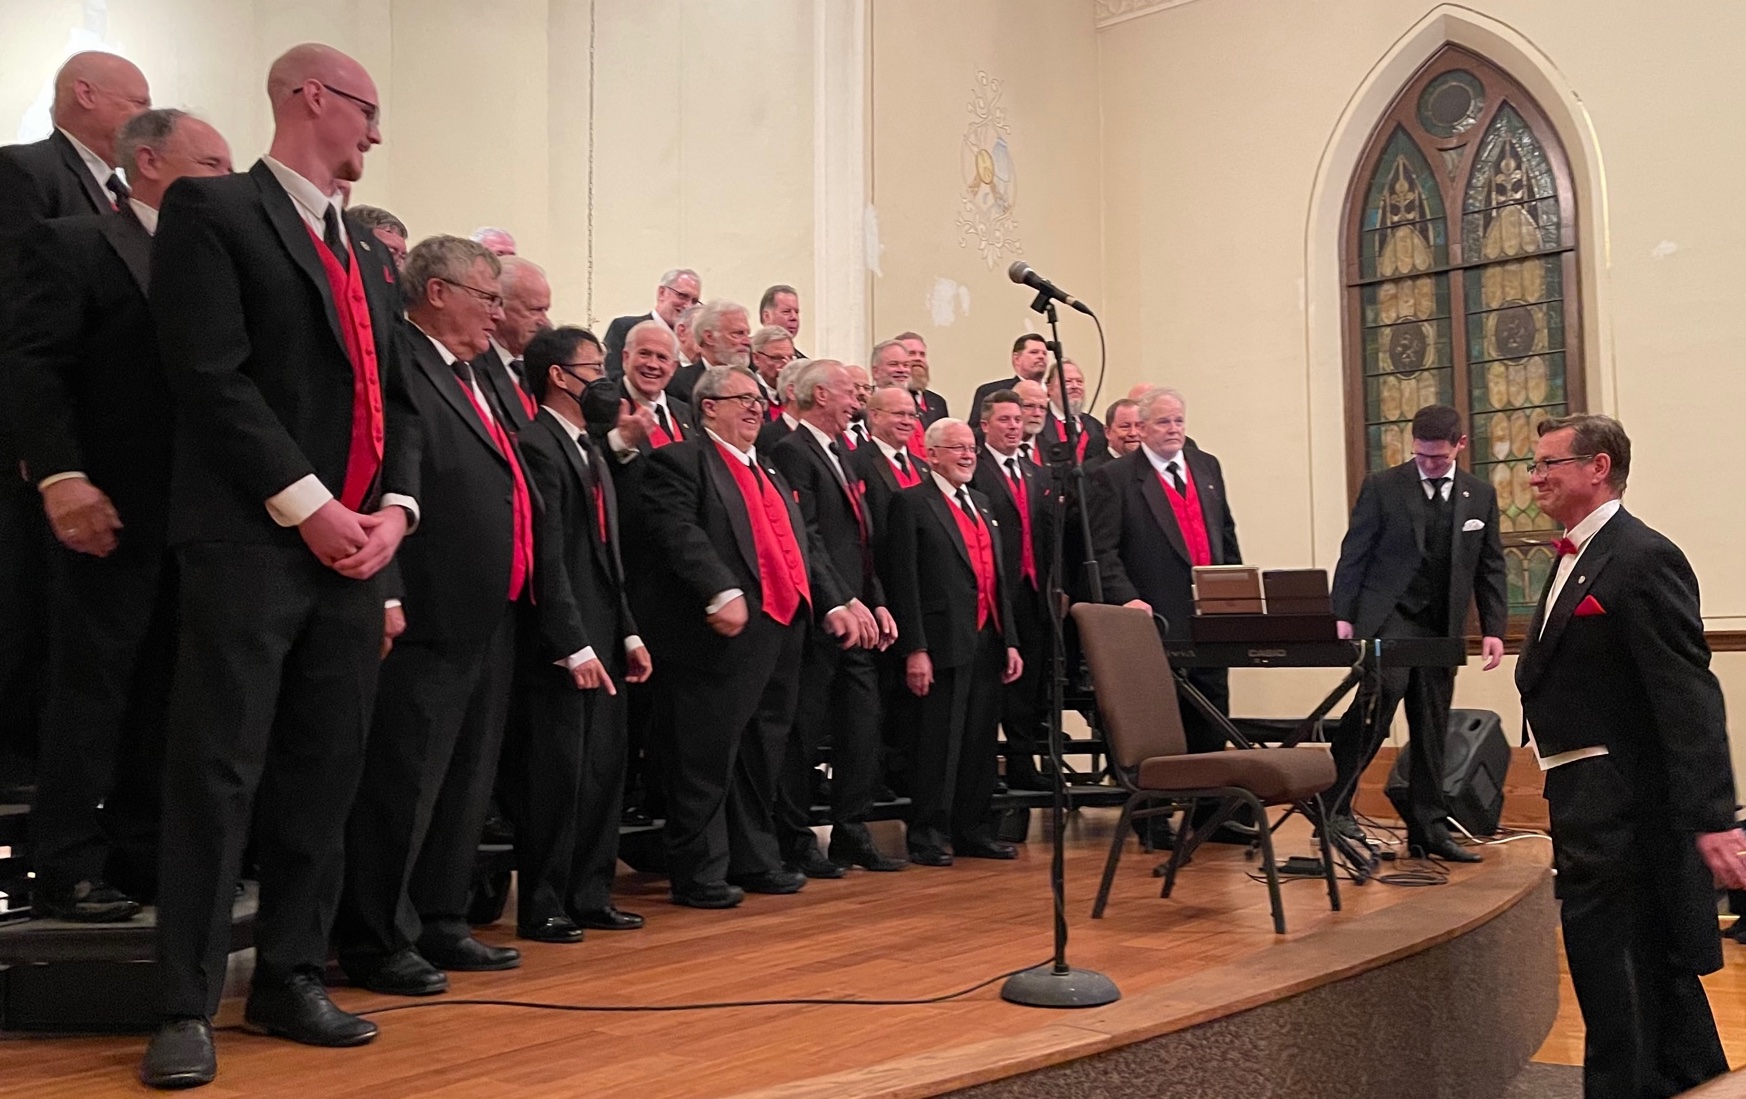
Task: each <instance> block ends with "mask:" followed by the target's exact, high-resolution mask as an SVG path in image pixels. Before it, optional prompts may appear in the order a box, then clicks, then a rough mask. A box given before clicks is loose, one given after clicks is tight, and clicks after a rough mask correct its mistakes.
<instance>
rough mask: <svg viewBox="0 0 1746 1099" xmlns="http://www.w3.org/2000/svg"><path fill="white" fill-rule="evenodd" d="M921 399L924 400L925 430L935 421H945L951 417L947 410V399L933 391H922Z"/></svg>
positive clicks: (923, 422)
mask: <svg viewBox="0 0 1746 1099" xmlns="http://www.w3.org/2000/svg"><path fill="white" fill-rule="evenodd" d="M920 397H921V399H922V409H921V421H922V427H924V428H925V427H927V426H928V425H929V424H931V423H933V422H934V421H935V420H943V419H945V418H946V417H947V416H950V415H951V413H950V412H949V411H947V410H946V398H944V397H942V396H940V395H939V394H938V393H935V392H934V391H933V390H931V389H924V390H922V392H921V393H920Z"/></svg>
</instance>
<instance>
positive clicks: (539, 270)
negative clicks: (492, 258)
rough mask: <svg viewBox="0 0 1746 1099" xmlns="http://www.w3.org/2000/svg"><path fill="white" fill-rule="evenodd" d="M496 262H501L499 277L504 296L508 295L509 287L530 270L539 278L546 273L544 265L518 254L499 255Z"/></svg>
mask: <svg viewBox="0 0 1746 1099" xmlns="http://www.w3.org/2000/svg"><path fill="white" fill-rule="evenodd" d="M498 262H499V263H501V264H503V273H502V274H501V275H500V276H499V278H500V279H501V284H502V293H503V296H504V297H508V296H509V292H510V289H511V288H512V287H514V286H515V284H516V283H517V282H518V281H519V280H520V278H521V276H522V275H525V274H527V273H528V272H530V271H531V272H533V273H534V274H537V275H539V276H540V277H541V278H545V275H546V269H545V268H544V267H541V266H540V265H539V264H537V263H535V262H534V261H533V260H531V259H523V258H522V257H520V256H499V257H498Z"/></svg>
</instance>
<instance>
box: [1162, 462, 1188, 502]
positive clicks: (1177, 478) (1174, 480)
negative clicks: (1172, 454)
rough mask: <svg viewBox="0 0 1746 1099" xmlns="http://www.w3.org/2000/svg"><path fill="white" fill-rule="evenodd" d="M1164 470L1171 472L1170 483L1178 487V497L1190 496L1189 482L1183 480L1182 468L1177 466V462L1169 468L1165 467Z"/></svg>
mask: <svg viewBox="0 0 1746 1099" xmlns="http://www.w3.org/2000/svg"><path fill="white" fill-rule="evenodd" d="M1164 468H1165V469H1167V470H1169V471H1170V483H1171V484H1172V485H1174V486H1176V495H1178V496H1187V495H1188V482H1187V481H1184V480H1183V479H1182V467H1181V466H1179V465H1177V464H1176V463H1175V462H1171V463H1170V464H1169V465H1168V466H1165V467H1164Z"/></svg>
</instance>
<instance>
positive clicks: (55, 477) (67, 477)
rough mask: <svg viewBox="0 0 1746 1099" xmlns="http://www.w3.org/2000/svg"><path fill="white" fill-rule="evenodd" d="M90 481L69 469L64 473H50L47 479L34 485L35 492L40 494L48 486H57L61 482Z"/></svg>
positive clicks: (76, 471) (78, 472)
mask: <svg viewBox="0 0 1746 1099" xmlns="http://www.w3.org/2000/svg"><path fill="white" fill-rule="evenodd" d="M90 479H91V478H89V477H87V476H85V475H84V474H83V473H81V472H80V471H78V470H76V469H69V470H67V472H65V473H51V474H49V475H48V476H47V477H44V478H43V479H42V480H40V481H38V482H37V483H36V490H37V491H38V492H41V491H42V490H43V489H45V488H47V487H49V486H50V485H58V484H60V483H61V482H62V481H89V480H90Z"/></svg>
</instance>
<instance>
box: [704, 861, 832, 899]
mask: <svg viewBox="0 0 1746 1099" xmlns="http://www.w3.org/2000/svg"><path fill="white" fill-rule="evenodd" d="M833 869H834V868H833ZM838 876H839V877H841V875H840V874H839V875H838ZM729 880H730V881H731V882H732V884H734V885H737V886H739V887H740V888H741V889H744V890H745V891H746V892H748V893H768V894H771V895H773V896H786V895H787V894H789V893H798V892H800V891H801V890H802V889H804V888H806V875H805V874H802V873H801V872H800V871H798V870H765V871H762V872H761V873H757V874H739V875H736V876H735V877H733V878H731V879H729Z"/></svg>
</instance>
